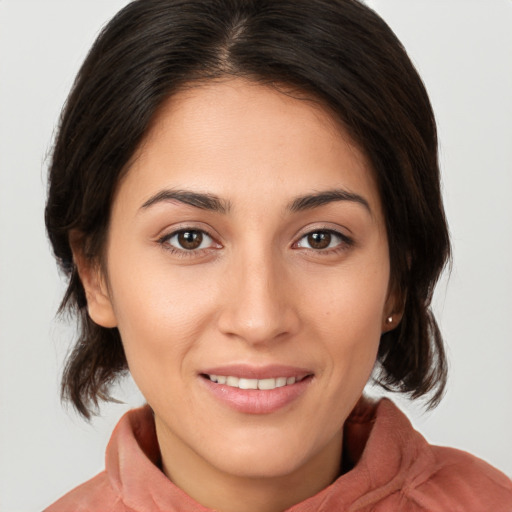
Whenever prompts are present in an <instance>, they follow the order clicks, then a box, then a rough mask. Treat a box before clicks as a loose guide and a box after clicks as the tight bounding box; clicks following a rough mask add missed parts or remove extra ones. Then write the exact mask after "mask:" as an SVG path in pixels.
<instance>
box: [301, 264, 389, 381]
mask: <svg viewBox="0 0 512 512" xmlns="http://www.w3.org/2000/svg"><path fill="white" fill-rule="evenodd" d="M388 281H389V269H388V265H387V260H386V259H383V260H379V261H378V262H376V263H375V264H372V262H368V264H365V265H361V266H357V268H356V267H354V268H351V269H343V270H340V271H339V272H338V274H337V275H334V274H333V275H332V276H331V277H330V278H329V279H326V280H325V281H324V282H323V284H324V286H323V287H322V290H320V288H317V292H316V293H314V294H312V295H310V296H309V298H308V300H307V302H305V304H304V308H303V311H306V312H307V316H308V318H309V321H308V322H307V323H308V324H309V325H311V326H315V329H316V333H317V336H318V338H319V339H321V340H323V346H324V348H325V349H326V352H327V354H328V357H329V358H330V360H331V364H330V366H329V369H330V371H332V372H333V375H332V381H333V382H337V385H345V384H346V380H344V379H349V380H351V381H353V382H354V383H356V382H359V383H363V385H364V383H365V382H366V380H367V378H368V377H369V374H370V373H371V371H372V369H373V366H374V364H375V360H376V357H377V351H378V347H379V342H380V337H381V333H382V318H383V312H384V310H385V306H386V300H387V294H388ZM363 381H364V382H363Z"/></svg>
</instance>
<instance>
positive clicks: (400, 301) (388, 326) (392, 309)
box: [382, 286, 407, 334]
mask: <svg viewBox="0 0 512 512" xmlns="http://www.w3.org/2000/svg"><path fill="white" fill-rule="evenodd" d="M396 288H397V287H396V286H392V287H391V288H390V291H389V293H388V297H387V299H386V304H385V306H384V310H383V312H382V334H384V333H386V332H389V331H392V330H393V329H395V328H396V327H397V326H398V324H399V323H400V322H401V321H402V317H403V316H404V309H405V300H406V297H407V295H406V292H403V291H400V290H397V289H396Z"/></svg>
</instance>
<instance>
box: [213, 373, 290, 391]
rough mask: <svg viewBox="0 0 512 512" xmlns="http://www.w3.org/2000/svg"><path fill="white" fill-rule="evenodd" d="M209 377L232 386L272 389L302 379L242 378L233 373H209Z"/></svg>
mask: <svg viewBox="0 0 512 512" xmlns="http://www.w3.org/2000/svg"><path fill="white" fill-rule="evenodd" d="M208 377H209V379H210V380H211V381H212V382H217V383H219V384H226V385H227V386H230V387H232V388H239V389H261V390H271V389H275V388H282V387H283V386H290V385H292V384H295V383H296V382H298V381H299V380H300V379H297V378H296V377H276V378H271V379H244V378H241V379H240V378H238V377H233V376H231V375H229V376H224V375H208Z"/></svg>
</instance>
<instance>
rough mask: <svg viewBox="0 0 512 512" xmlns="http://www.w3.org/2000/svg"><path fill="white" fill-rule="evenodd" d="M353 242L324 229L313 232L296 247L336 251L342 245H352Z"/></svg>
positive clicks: (304, 237)
mask: <svg viewBox="0 0 512 512" xmlns="http://www.w3.org/2000/svg"><path fill="white" fill-rule="evenodd" d="M350 244H351V240H350V239H349V238H348V237H346V236H344V235H342V234H341V233H338V232H336V231H333V230H327V229H322V230H318V231H311V233H307V234H306V235H304V236H303V237H302V238H301V239H300V240H299V241H298V242H297V244H296V247H300V248H304V249H313V250H316V251H322V250H326V249H335V248H338V247H340V246H342V245H345V246H346V245H350Z"/></svg>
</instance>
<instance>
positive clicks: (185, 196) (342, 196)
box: [141, 189, 372, 214]
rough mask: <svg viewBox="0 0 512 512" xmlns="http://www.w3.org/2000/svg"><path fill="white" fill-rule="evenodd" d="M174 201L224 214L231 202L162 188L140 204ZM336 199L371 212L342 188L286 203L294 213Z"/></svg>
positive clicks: (144, 205) (366, 205)
mask: <svg viewBox="0 0 512 512" xmlns="http://www.w3.org/2000/svg"><path fill="white" fill-rule="evenodd" d="M174 201H178V202H180V203H184V204H187V205H189V206H194V207H196V208H200V209H201V210H209V211H213V212H218V213H222V214H226V213H228V212H229V211H230V210H231V203H230V202H229V201H226V200H224V199H221V198H220V197H218V196H216V195H215V194H209V193H202V192H192V191H190V190H169V189H166V190H162V191H160V192H158V193H156V194H155V195H154V196H151V197H150V198H149V199H148V200H147V201H146V202H145V203H144V204H143V205H142V206H141V209H146V208H149V207H150V206H153V205H155V204H157V203H161V202H174ZM336 201H350V202H354V203H358V204H360V205H362V206H364V207H365V209H366V210H368V212H369V213H370V214H372V210H371V208H370V204H369V203H368V201H367V200H366V199H365V198H364V197H362V196H360V195H359V194H354V193H353V192H348V191H347V190H343V189H332V190H325V191H322V192H316V193H312V194H305V195H303V196H299V197H297V198H295V199H294V200H293V201H291V203H289V204H288V207H287V209H288V210H289V211H291V212H294V213H295V212H301V211H304V210H312V209H314V208H319V207H320V206H324V205H326V204H329V203H333V202H336Z"/></svg>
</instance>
